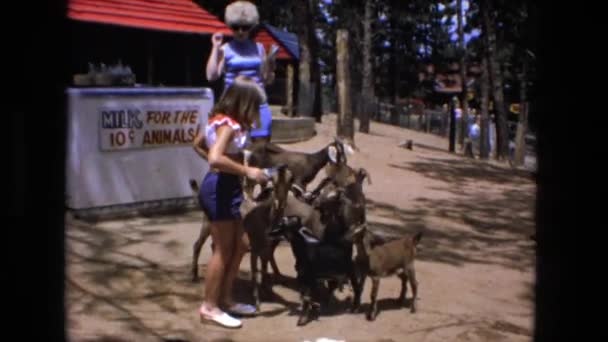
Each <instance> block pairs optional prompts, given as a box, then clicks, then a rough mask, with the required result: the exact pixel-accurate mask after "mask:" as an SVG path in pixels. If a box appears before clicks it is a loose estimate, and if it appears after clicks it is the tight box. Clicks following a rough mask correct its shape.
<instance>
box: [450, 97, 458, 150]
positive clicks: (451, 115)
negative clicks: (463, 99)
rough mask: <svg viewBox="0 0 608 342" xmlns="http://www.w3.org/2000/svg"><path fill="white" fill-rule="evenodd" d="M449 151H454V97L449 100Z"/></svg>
mask: <svg viewBox="0 0 608 342" xmlns="http://www.w3.org/2000/svg"><path fill="white" fill-rule="evenodd" d="M448 108H449V111H450V123H449V124H450V152H452V153H454V152H456V98H453V99H451V100H450V105H449V107H448Z"/></svg>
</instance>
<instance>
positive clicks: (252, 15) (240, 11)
mask: <svg viewBox="0 0 608 342" xmlns="http://www.w3.org/2000/svg"><path fill="white" fill-rule="evenodd" d="M224 21H225V22H226V24H227V25H228V26H231V25H251V26H254V25H257V24H258V23H259V21H260V15H259V14H258V8H257V7H256V6H255V5H254V4H253V3H251V2H249V1H235V2H233V3H231V4H230V5H228V6H226V11H225V12H224Z"/></svg>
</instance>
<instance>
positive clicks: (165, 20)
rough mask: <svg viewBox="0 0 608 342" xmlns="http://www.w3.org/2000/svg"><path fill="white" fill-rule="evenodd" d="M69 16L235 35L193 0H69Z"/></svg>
mask: <svg viewBox="0 0 608 342" xmlns="http://www.w3.org/2000/svg"><path fill="white" fill-rule="evenodd" d="M68 17H69V18H71V19H74V20H79V21H87V22H94V23H101V24H110V25H119V26H128V27H136V28H141V29H152V30H161V31H172V32H182V33H208V34H212V33H215V32H218V31H219V32H222V33H224V34H225V35H232V32H231V31H230V28H228V26H226V24H224V23H223V22H222V21H221V20H219V19H218V18H217V17H215V16H214V15H212V14H210V13H209V12H207V11H206V10H204V9H203V8H201V7H200V6H199V5H197V4H196V3H194V2H193V1H192V0H68Z"/></svg>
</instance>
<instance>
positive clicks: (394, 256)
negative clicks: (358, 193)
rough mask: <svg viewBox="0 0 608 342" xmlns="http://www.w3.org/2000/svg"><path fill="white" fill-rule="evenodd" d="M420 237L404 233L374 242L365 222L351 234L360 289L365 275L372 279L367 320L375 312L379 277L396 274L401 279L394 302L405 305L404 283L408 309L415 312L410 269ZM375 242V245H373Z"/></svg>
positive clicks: (415, 294) (413, 276)
mask: <svg viewBox="0 0 608 342" xmlns="http://www.w3.org/2000/svg"><path fill="white" fill-rule="evenodd" d="M421 237H422V233H421V232H418V233H416V234H414V235H413V236H405V237H402V238H400V239H396V240H392V241H388V242H378V241H377V240H376V241H373V240H374V236H373V234H372V233H371V232H370V231H368V230H367V227H366V225H360V226H359V227H358V228H357V229H356V230H355V231H354V233H353V240H354V242H355V246H356V249H357V256H356V257H355V265H356V266H357V271H358V276H359V281H358V283H359V285H360V286H361V291H362V290H363V287H364V285H365V278H366V277H368V276H369V277H370V278H371V279H372V290H371V305H370V309H369V311H368V312H367V319H368V320H370V321H373V320H375V319H376V316H377V315H378V302H377V298H378V288H379V286H380V278H382V277H387V276H390V275H394V274H398V275H399V277H400V278H401V293H400V294H399V298H398V301H399V302H400V303H403V304H405V297H406V292H407V284H406V283H407V282H408V281H409V283H410V286H411V287H412V302H411V306H410V311H411V312H412V313H414V312H416V300H417V298H418V281H417V280H416V272H415V269H414V259H415V258H416V250H417V246H418V244H419V242H420V239H421ZM374 243H375V245H374Z"/></svg>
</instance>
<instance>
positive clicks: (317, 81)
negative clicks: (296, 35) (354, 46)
mask: <svg viewBox="0 0 608 342" xmlns="http://www.w3.org/2000/svg"><path fill="white" fill-rule="evenodd" d="M300 1H302V0H300ZM307 2H308V11H309V12H308V13H309V14H310V15H309V16H308V27H309V28H310V29H309V30H308V41H309V43H310V48H311V50H310V63H311V80H310V82H311V83H312V88H313V89H312V92H313V94H314V101H313V106H312V113H311V114H312V115H313V116H314V117H315V120H316V121H317V122H321V115H322V114H323V108H322V107H323V106H322V102H321V101H322V97H321V92H322V89H321V66H320V65H319V42H318V41H317V34H316V30H315V20H314V18H315V13H316V8H317V7H316V5H315V1H313V0H308V1H307Z"/></svg>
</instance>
